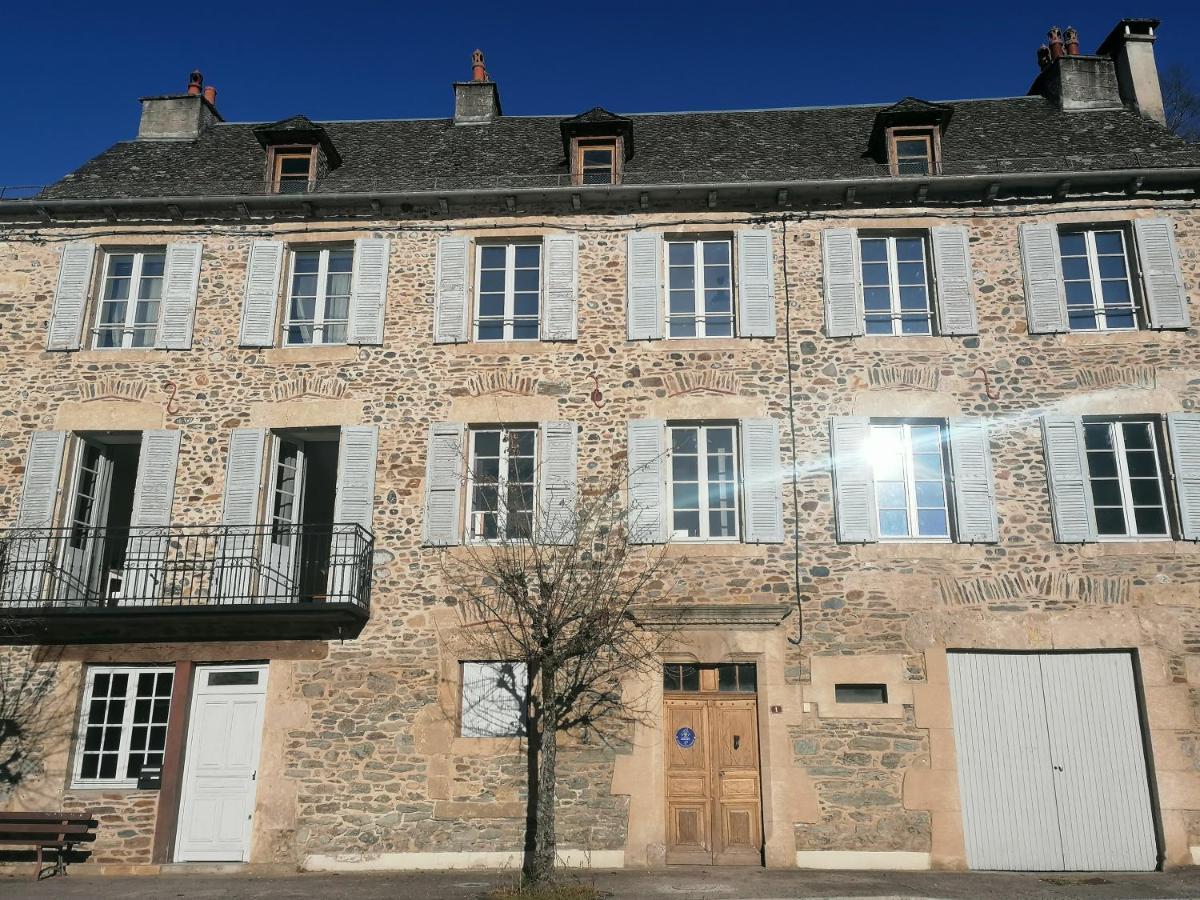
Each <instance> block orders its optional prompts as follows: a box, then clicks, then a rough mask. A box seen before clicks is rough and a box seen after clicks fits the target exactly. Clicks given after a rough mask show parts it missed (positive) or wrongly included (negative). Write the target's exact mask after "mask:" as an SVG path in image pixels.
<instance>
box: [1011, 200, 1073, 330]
mask: <svg viewBox="0 0 1200 900" xmlns="http://www.w3.org/2000/svg"><path fill="white" fill-rule="evenodd" d="M1020 241H1021V265H1022V268H1023V269H1024V272H1025V307H1026V310H1027V313H1028V315H1029V333H1030V334H1052V333H1056V332H1062V331H1068V330H1069V325H1068V319H1067V293H1066V288H1065V287H1064V286H1063V274H1062V258H1061V257H1060V256H1059V252H1058V228H1057V226H1054V225H1044V224H1036V223H1026V224H1024V225H1022V226H1021V238H1020Z"/></svg>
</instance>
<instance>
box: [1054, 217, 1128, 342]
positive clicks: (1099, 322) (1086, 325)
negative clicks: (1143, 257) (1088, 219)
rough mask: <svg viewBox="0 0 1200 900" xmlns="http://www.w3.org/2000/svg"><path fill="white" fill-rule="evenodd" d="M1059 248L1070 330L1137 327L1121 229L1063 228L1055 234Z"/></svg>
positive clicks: (1117, 329) (1126, 246) (1126, 329)
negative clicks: (1077, 229)
mask: <svg viewBox="0 0 1200 900" xmlns="http://www.w3.org/2000/svg"><path fill="white" fill-rule="evenodd" d="M1058 250H1059V255H1060V257H1061V260H1062V272H1063V282H1064V284H1065V286H1066V292H1067V316H1068V322H1069V325H1070V328H1071V330H1072V331H1129V330H1131V329H1135V328H1137V327H1138V317H1137V308H1136V304H1135V302H1134V292H1133V283H1132V281H1131V279H1130V277H1129V273H1130V265H1129V247H1128V241H1127V240H1126V234H1125V230H1124V229H1122V228H1105V229H1085V230H1079V231H1076V230H1063V231H1060V232H1059V234H1058Z"/></svg>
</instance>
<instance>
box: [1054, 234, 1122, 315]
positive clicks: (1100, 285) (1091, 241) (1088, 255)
mask: <svg viewBox="0 0 1200 900" xmlns="http://www.w3.org/2000/svg"><path fill="white" fill-rule="evenodd" d="M1110 232H1112V233H1116V234H1119V235H1120V236H1121V253H1122V255H1123V256H1124V258H1125V286H1126V288H1127V289H1128V291H1129V311H1130V314H1131V315H1132V317H1133V326H1132V327H1130V328H1125V327H1122V326H1111V327H1110V326H1109V324H1108V311H1107V309H1106V307H1105V304H1104V282H1105V281H1115V280H1116V279H1114V278H1109V279H1104V278H1101V277H1100V254H1099V252H1098V251H1097V250H1096V235H1097V234H1101V233H1105V234H1106V233H1110ZM1064 234H1079V235H1083V240H1084V250H1085V256H1084V258H1085V259H1086V260H1087V266H1088V280H1089V282H1090V283H1091V289H1092V315H1094V316H1095V317H1096V327H1095V328H1071V324H1070V323H1071V307H1070V306H1069V305H1068V306H1067V327H1068V328H1070V330H1071V331H1073V332H1075V333H1077V334H1095V333H1097V332H1101V331H1142V330H1143V326H1142V315H1141V303H1140V302H1139V297H1140V295H1139V294H1138V291H1137V284H1136V282H1137V279H1135V278H1134V277H1133V273H1134V257H1133V255H1132V254H1131V253H1130V250H1131V249H1132V246H1131V241H1130V239H1129V229H1128V228H1126V227H1125V226H1123V225H1087V226H1083V227H1077V226H1068V227H1060V228H1059V229H1058V235H1057V237H1058V238H1061V237H1062V236H1063V235H1064ZM1054 249H1055V252H1056V253H1058V259H1059V263H1060V265H1061V263H1062V258H1063V254H1062V244H1061V243H1057V242H1056V244H1055V248H1054ZM1112 255H1115V254H1107V253H1106V254H1105V256H1112ZM1080 280H1081V279H1078V278H1075V279H1070V280H1068V279H1067V277H1066V275H1065V274H1064V275H1063V285H1064V287H1063V291H1064V302H1065V296H1066V295H1065V291H1066V287H1065V286H1066V285H1067V284H1069V283H1073V282H1077V281H1080ZM1078 309H1081V310H1082V309H1083V307H1078Z"/></svg>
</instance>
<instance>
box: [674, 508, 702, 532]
mask: <svg viewBox="0 0 1200 900" xmlns="http://www.w3.org/2000/svg"><path fill="white" fill-rule="evenodd" d="M672 530H673V531H675V532H682V533H683V534H685V535H687V537H690V538H695V537H700V513H698V512H680V511H678V510H677V511H676V512H675V513H674V515H673V516H672Z"/></svg>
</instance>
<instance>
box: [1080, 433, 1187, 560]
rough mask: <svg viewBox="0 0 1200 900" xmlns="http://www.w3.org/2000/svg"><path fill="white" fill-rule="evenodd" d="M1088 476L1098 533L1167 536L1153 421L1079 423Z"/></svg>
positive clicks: (1164, 502) (1161, 478)
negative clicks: (1084, 448)
mask: <svg viewBox="0 0 1200 900" xmlns="http://www.w3.org/2000/svg"><path fill="white" fill-rule="evenodd" d="M1083 436H1084V445H1085V447H1086V448H1087V461H1088V477H1089V480H1090V481H1091V487H1092V503H1093V505H1094V506H1095V509H1096V529H1097V531H1098V532H1099V534H1100V536H1101V537H1105V536H1107V537H1169V536H1170V523H1169V522H1168V519H1167V504H1166V491H1165V489H1164V486H1163V477H1162V466H1161V465H1160V460H1159V440H1158V428H1157V426H1156V424H1155V423H1154V422H1150V421H1142V422H1094V421H1093V422H1089V421H1086V420H1085V421H1084V423H1083Z"/></svg>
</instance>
